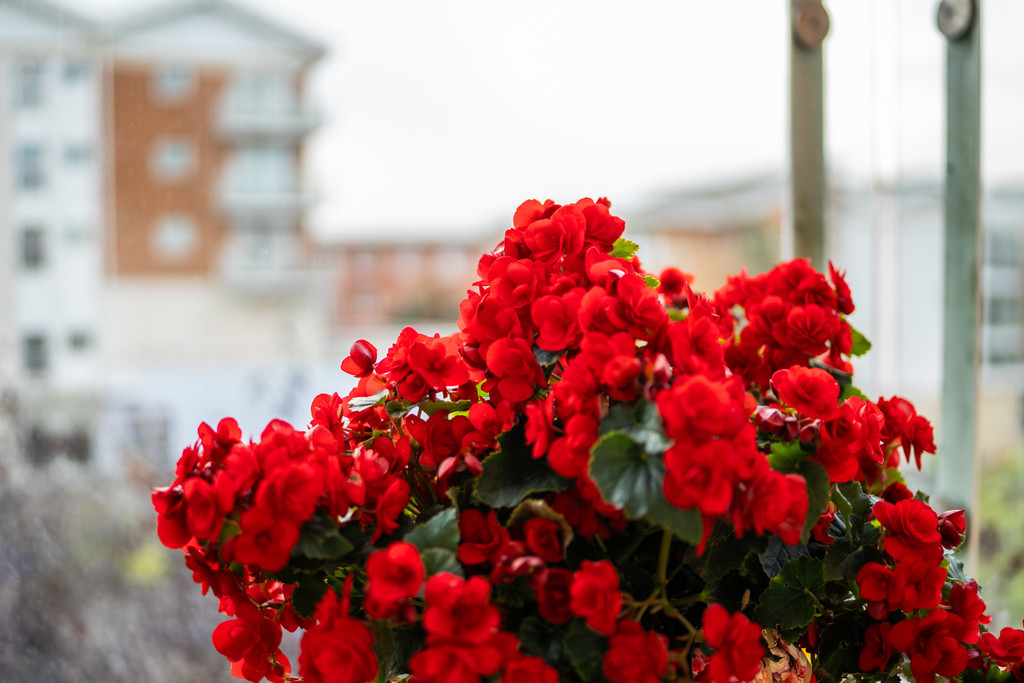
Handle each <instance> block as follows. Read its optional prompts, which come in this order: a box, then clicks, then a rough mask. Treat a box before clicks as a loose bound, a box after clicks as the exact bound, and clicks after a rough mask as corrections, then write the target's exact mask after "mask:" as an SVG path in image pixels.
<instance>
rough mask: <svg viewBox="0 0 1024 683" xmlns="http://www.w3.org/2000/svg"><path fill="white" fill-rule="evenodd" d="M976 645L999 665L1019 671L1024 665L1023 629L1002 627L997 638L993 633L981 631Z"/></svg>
mask: <svg viewBox="0 0 1024 683" xmlns="http://www.w3.org/2000/svg"><path fill="white" fill-rule="evenodd" d="M978 647H979V648H980V649H981V651H982V652H984V653H985V654H987V655H988V656H989V657H991V658H992V659H993V660H995V661H996V662H997V663H998V664H1000V665H1001V666H1006V667H1011V666H1012V667H1014V669H1015V670H1016V671H1020V667H1021V666H1022V665H1024V631H1022V630H1021V629H1019V628H1010V627H1006V628H1003V629H1002V630H1001V631H999V637H998V638H996V636H995V634H993V633H983V634H981V640H980V641H979V642H978ZM1016 671H1015V673H1016Z"/></svg>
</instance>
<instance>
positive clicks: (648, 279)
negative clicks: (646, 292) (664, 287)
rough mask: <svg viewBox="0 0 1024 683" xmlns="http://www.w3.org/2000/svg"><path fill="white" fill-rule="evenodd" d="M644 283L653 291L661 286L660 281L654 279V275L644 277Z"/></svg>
mask: <svg viewBox="0 0 1024 683" xmlns="http://www.w3.org/2000/svg"><path fill="white" fill-rule="evenodd" d="M644 282H646V283H647V286H648V287H650V288H651V289H657V288H658V287H659V286H660V285H661V282H660V281H659V280H658V278H656V277H654V276H653V275H644Z"/></svg>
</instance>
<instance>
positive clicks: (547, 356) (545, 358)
mask: <svg viewBox="0 0 1024 683" xmlns="http://www.w3.org/2000/svg"><path fill="white" fill-rule="evenodd" d="M564 355H565V351H564V350H563V351H548V350H547V349H542V348H538V347H536V346H534V347H533V357H534V358H536V359H537V362H538V363H539V364H540V366H541V367H544V368H546V367H550V366H552V365H554V364H555V363H557V362H558V359H559V358H561V357H562V356H564Z"/></svg>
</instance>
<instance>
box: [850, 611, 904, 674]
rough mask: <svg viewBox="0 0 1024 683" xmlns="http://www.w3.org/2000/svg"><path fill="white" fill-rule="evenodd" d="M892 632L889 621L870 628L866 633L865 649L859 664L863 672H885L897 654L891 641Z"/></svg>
mask: <svg viewBox="0 0 1024 683" xmlns="http://www.w3.org/2000/svg"><path fill="white" fill-rule="evenodd" d="M890 631H892V624H890V623H889V622H887V621H883V622H880V623H877V624H871V625H870V626H868V630H867V631H865V633H864V649H863V650H861V651H860V660H859V662H858V664H859V666H860V670H861V671H871V670H873V669H881V670H883V671H884V670H885V667H886V665H887V664H888V663H889V660H891V659H892V656H893V654H895V652H896V650H895V648H893V646H892V643H891V642H890V641H889V632H890Z"/></svg>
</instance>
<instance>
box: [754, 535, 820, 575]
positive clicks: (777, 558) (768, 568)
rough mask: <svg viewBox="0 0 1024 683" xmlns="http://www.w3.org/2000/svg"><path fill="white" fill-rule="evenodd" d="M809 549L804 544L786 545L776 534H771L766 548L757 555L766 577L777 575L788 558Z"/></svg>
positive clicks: (805, 553) (801, 555) (800, 554)
mask: <svg viewBox="0 0 1024 683" xmlns="http://www.w3.org/2000/svg"><path fill="white" fill-rule="evenodd" d="M808 553H809V551H808V550H807V546H805V545H786V544H785V543H783V542H782V539H781V538H779V537H778V536H772V537H771V540H769V541H768V548H767V549H766V550H765V551H764V552H763V553H761V554H760V555H758V559H759V560H760V561H761V567H763V568H764V573H765V574H767V575H768V578H772V577H775V576H778V575H779V574H781V573H782V568H783V567H784V566H785V565H786V563H787V562H789V561H790V560H793V559H796V558H798V557H803V556H804V555H807V554H808Z"/></svg>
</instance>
